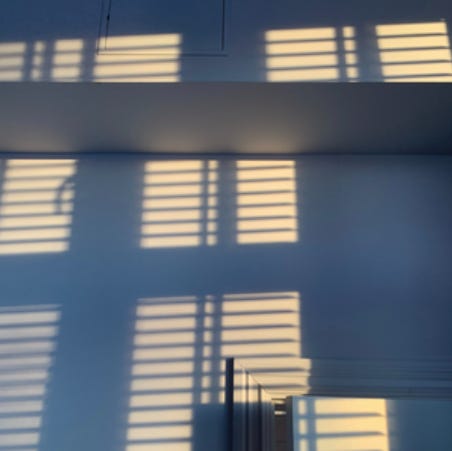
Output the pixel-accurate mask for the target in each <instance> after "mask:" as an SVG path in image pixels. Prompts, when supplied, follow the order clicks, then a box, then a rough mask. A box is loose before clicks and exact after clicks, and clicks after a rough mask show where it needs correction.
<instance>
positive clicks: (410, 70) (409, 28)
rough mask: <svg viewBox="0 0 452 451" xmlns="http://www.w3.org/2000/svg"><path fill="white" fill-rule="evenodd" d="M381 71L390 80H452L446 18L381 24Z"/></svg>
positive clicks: (379, 33)
mask: <svg viewBox="0 0 452 451" xmlns="http://www.w3.org/2000/svg"><path fill="white" fill-rule="evenodd" d="M375 31H376V34H377V42H378V48H379V55H380V61H381V64H382V67H381V72H382V75H383V77H384V79H385V80H387V81H419V82H422V81H431V82H433V81H442V82H444V81H452V56H451V50H450V44H449V36H448V32H447V26H446V23H445V22H444V21H438V22H425V23H422V22H419V23H407V24H391V25H377V26H376V27H375Z"/></svg>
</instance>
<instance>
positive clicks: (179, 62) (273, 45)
mask: <svg viewBox="0 0 452 451" xmlns="http://www.w3.org/2000/svg"><path fill="white" fill-rule="evenodd" d="M451 18H452V13H451V7H450V2H448V1H447V0H432V1H429V2H425V1H422V0H414V1H406V0H400V1H397V2H391V1H389V0H381V1H379V2H370V3H369V2H367V3H366V4H365V5H364V4H363V3H362V2H360V1H356V0H344V1H341V2H337V1H334V0H322V1H304V2H299V1H294V0H278V1H275V0H265V1H258V0H246V1H238V0H210V1H208V2H206V1H203V0H188V1H187V0H165V1H163V0H157V1H153V2H151V3H150V2H147V1H146V0H132V1H131V0H111V1H110V0H94V1H93V0H80V1H78V2H76V3H74V4H68V3H67V2H61V1H56V0H44V1H42V2H39V3H36V2H35V3H32V2H29V1H24V0H18V1H15V2H5V4H4V5H2V9H1V19H0V20H1V22H0V80H15V81H18V80H24V81H25V80H26V81H28V80H31V81H43V80H51V81H149V82H152V81H171V82H172V81H443V82H444V81H451V80H452V60H451V51H450V29H451V26H452V25H451Z"/></svg>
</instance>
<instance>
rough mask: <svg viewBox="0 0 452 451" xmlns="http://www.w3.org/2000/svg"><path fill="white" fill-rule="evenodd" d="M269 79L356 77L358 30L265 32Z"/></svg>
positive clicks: (302, 79)
mask: <svg viewBox="0 0 452 451" xmlns="http://www.w3.org/2000/svg"><path fill="white" fill-rule="evenodd" d="M265 49H266V55H267V59H266V68H267V80H268V81H315V80H319V81H320V80H322V81H335V80H340V79H344V80H347V79H348V80H355V79H356V77H357V72H358V70H357V56H356V53H355V50H356V49H355V30H354V28H353V27H351V26H346V27H343V28H342V29H340V28H339V29H336V28H332V27H328V28H305V29H303V28H300V29H289V30H270V31H267V32H266V33H265Z"/></svg>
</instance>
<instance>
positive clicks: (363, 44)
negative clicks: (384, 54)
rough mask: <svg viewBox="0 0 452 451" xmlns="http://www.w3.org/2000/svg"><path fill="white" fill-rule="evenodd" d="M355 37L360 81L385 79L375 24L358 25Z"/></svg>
mask: <svg viewBox="0 0 452 451" xmlns="http://www.w3.org/2000/svg"><path fill="white" fill-rule="evenodd" d="M355 39H356V56H357V59H358V66H357V68H358V73H359V74H360V77H359V78H360V81H384V78H383V72H382V68H381V62H380V57H379V52H378V42H377V36H376V33H375V26H373V25H369V24H361V25H357V26H356V27H355Z"/></svg>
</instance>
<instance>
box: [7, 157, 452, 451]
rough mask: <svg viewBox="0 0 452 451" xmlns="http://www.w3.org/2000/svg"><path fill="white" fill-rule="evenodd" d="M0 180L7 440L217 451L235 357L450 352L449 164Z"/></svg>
mask: <svg viewBox="0 0 452 451" xmlns="http://www.w3.org/2000/svg"><path fill="white" fill-rule="evenodd" d="M281 160H283V161H281ZM263 164H265V165H266V167H262V165H263ZM247 165H248V167H247ZM250 165H251V167H249V166H250ZM253 167H254V169H253ZM237 168H238V170H237ZM0 170H1V171H2V172H1V191H0V300H1V310H0V327H1V329H0V340H1V343H0V352H1V355H0V397H1V399H0V409H3V410H1V411H2V412H4V413H3V414H2V415H3V416H4V417H5V418H8V419H10V420H11V421H10V422H9V423H8V424H7V423H1V422H0V428H2V431H4V432H5V434H2V435H1V436H0V443H1V440H6V439H7V437H9V439H10V440H16V443H18V444H19V445H22V446H23V447H25V445H29V446H28V448H30V449H33V450H39V451H43V450H45V451H57V450H61V449H64V450H65V451H76V450H77V451H78V450H80V449H83V450H86V451H97V450H99V449H108V450H125V449H127V450H128V451H137V450H141V449H146V450H156V449H172V450H173V449H174V450H192V451H204V450H205V451H207V450H210V449H221V447H222V444H223V442H224V436H223V432H224V421H223V413H224V411H223V407H224V406H223V400H222V384H223V379H222V372H223V367H222V365H223V363H222V362H223V359H224V357H226V356H231V355H232V356H240V357H242V358H243V357H248V358H254V357H263V356H265V357H267V358H268V357H272V358H275V359H276V360H277V359H278V358H280V357H283V356H284V357H286V356H303V357H307V358H347V359H408V360H410V359H413V360H428V359H431V358H439V359H450V358H451V357H452V350H451V347H450V343H451V342H452V341H451V338H452V337H451V332H450V327H449V317H450V314H451V306H450V302H449V296H450V292H451V288H452V287H451V285H452V278H451V277H450V268H449V256H450V253H451V250H452V249H451V247H452V244H451V241H450V239H449V233H450V230H451V226H452V209H451V192H452V179H451V177H450V171H451V170H452V158H450V157H447V156H443V157H439V156H438V157H435V156H417V157H411V156H406V157H402V156H398V157H396V156H378V157H377V156H367V157H357V156H338V157H328V156H318V157H310V156H306V157H300V158H297V159H283V158H279V159H278V160H277V161H274V162H273V163H269V162H268V161H267V162H258V163H243V162H241V163H240V162H239V163H237V162H236V161H235V160H234V159H231V158H229V159H226V158H213V157H212V158H211V159H210V161H209V160H203V161H200V160H192V161H191V162H186V161H185V162H180V161H179V160H172V162H170V163H168V162H165V163H162V162H158V161H156V160H150V159H149V158H148V159H146V157H142V158H138V157H133V156H125V155H123V156H121V155H117V156H107V155H106V156H104V157H89V156H86V157H80V158H79V159H74V160H73V161H69V160H63V161H58V160H56V161H55V160H53V161H44V162H42V161H41V162H40V163H37V162H33V161H28V162H27V161H25V160H21V161H13V160H7V159H3V160H2V161H1V166H0ZM253 171H254V172H253ZM259 180H260V182H259ZM256 182H257V183H256ZM144 185H146V186H148V188H144ZM246 192H247V193H248V194H245V193H246ZM262 202H263V203H264V204H268V205H270V206H269V208H267V209H266V210H265V211H262V210H261V213H260V214H261V215H265V216H267V219H270V222H264V220H263V219H262V218H260V219H253V217H254V218H256V214H257V213H256V209H257V208H261V209H262V208H264V207H265V205H262V204H261V203H262ZM237 207H240V209H238V208H237ZM246 208H248V210H247V209H246ZM143 209H144V210H145V211H144V210H143ZM198 214H199V215H200V216H198V217H197V216H196V215H198ZM164 216H166V218H167V219H166V224H165V225H163V226H162V225H161V224H160V225H158V224H156V223H155V221H156V220H162V219H163V217H164ZM238 219H239V220H240V221H239V222H237V220H238ZM272 221H273V222H272ZM145 223H146V224H147V225H145ZM176 223H177V224H179V225H176ZM178 227H179V229H177V228H178ZM259 228H261V230H260V231H259V233H258V231H257V229H259ZM262 228H263V229H262ZM163 236H165V239H166V243H165V244H164V243H163V241H162V237H163ZM251 241H254V243H251ZM188 244H190V245H188ZM36 310H39V311H40V313H39V314H38V313H37V312H36ZM30 311H31V312H32V314H31V315H30ZM49 359H51V360H49ZM46 373H48V375H49V378H48V379H46ZM19 379H21V380H22V381H23V382H19ZM132 381H133V384H132V385H131V382H132ZM41 400H42V401H43V405H41V404H40V401H41ZM23 401H26V403H25V404H24V403H23ZM143 410H144V411H145V413H144V414H143V415H142V416H140V415H141V414H140V413H139V412H140V411H143ZM19 415H22V416H24V415H25V416H26V417H27V418H28V420H27V421H28V423H24V422H23V421H22V422H20V421H19V420H17V417H18V416H19ZM39 418H41V419H42V422H41V423H40V424H39V422H38V420H39ZM13 426H14V428H13ZM25 431H29V434H30V435H27V434H26V433H25ZM17 434H18V437H17V436H16V435H17ZM33 434H34V435H33ZM36 434H40V436H39V437H38V436H37V435H36ZM14 437H15V438H14ZM4 443H5V442H4ZM138 444H145V445H146V446H148V447H144V448H140V447H139V446H135V445H138ZM28 448H27V449H28Z"/></svg>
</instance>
